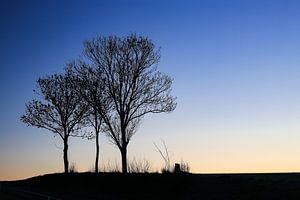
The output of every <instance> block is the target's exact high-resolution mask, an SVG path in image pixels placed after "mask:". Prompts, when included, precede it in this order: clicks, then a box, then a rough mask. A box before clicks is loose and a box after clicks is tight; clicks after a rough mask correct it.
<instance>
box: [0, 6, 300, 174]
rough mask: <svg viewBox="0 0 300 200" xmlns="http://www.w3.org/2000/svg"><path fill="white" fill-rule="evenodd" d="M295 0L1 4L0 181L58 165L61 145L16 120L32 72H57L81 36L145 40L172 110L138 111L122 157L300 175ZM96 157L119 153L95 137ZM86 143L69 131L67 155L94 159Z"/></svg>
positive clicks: (83, 165) (202, 169)
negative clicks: (164, 78)
mask: <svg viewBox="0 0 300 200" xmlns="http://www.w3.org/2000/svg"><path fill="white" fill-rule="evenodd" d="M299 10H300V3H299V1H296V0H295V1H290V0H281V1H277V0H243V1H240V0H226V1H224V0H219V1H218V0H200V1H184V0H182V1H159V0H157V1H155V0H140V1H138V0H120V1H108V0H107V1H63V2H62V1H55V0H49V1H46V0H43V1H39V0H36V1H32V0H28V1H22V0H20V1H15V0H4V1H1V3H0V27H1V30H0V44H1V45H0V56H1V57H0V58H1V59H0V72H1V73H0V76H1V77H0V91H1V98H0V180H11V179H20V178H25V177H30V176H34V175H39V174H44V173H53V172H59V171H62V170H63V160H62V150H61V148H62V143H61V141H60V138H58V137H53V134H52V133H51V132H49V131H47V130H43V129H37V128H34V127H27V126H26V125H25V124H23V123H22V122H21V121H20V116H21V115H22V113H24V111H25V103H26V102H28V101H29V100H31V99H32V98H36V95H34V93H33V89H35V86H36V80H37V79H38V78H39V77H40V76H43V75H49V74H52V73H57V72H62V69H63V67H64V64H65V63H67V62H68V61H69V60H70V59H72V58H76V57H77V56H78V55H80V53H81V51H82V49H83V45H82V43H83V41H84V40H87V39H90V38H92V37H95V36H98V35H102V36H108V35H110V34H113V35H117V36H126V35H128V34H130V33H137V34H140V35H144V36H148V37H149V38H151V39H152V40H153V42H154V43H155V44H156V45H157V46H158V47H161V48H162V49H161V54H162V59H161V62H160V65H159V70H161V71H163V72H165V73H167V74H169V75H171V76H172V77H173V78H174V84H173V94H174V95H175V96H177V97H178V100H177V101H178V107H177V109H176V110H175V111H174V112H173V113H171V114H156V115H149V116H147V117H145V118H144V120H143V123H142V125H141V126H140V128H139V131H138V132H137V134H136V135H135V136H134V137H133V139H132V141H131V143H130V144H129V147H128V148H129V152H128V154H129V155H128V156H129V158H130V159H132V158H133V157H135V158H136V159H144V158H146V159H147V160H149V161H150V162H151V163H152V164H153V169H154V170H159V169H160V167H161V166H162V159H161V157H160V155H159V154H158V153H157V152H156V151H155V147H154V145H153V142H156V143H157V144H160V141H161V139H163V140H165V142H166V144H167V146H168V149H169V151H170V153H171V159H172V162H180V160H181V159H183V160H184V161H187V162H189V164H190V166H191V168H192V171H193V172H195V173H223V172H226V173H227V172H292V171H300V145H299V144H300V123H299V122H300V66H299V65H300V56H299V55H300V23H299V20H300V12H299ZM100 148H101V155H100V157H101V162H102V163H111V164H112V163H114V162H115V161H119V160H120V155H119V152H118V149H117V148H116V147H114V146H113V145H111V144H110V143H109V142H108V141H107V139H106V138H105V137H104V136H102V137H101V147H100ZM94 149H95V148H94V141H88V140H82V139H78V138H71V140H70V151H69V157H70V163H75V164H76V166H77V169H78V170H79V171H87V170H90V169H91V168H92V166H93V164H94V154H95V153H94V152H95V150H94Z"/></svg>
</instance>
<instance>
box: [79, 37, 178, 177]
mask: <svg viewBox="0 0 300 200" xmlns="http://www.w3.org/2000/svg"><path fill="white" fill-rule="evenodd" d="M85 56H86V57H87V58H88V60H89V62H90V63H91V65H92V66H94V67H95V68H96V70H97V71H98V72H100V73H101V74H102V75H103V77H104V79H103V81H104V82H103V84H104V86H105V87H106V89H105V92H106V95H107V96H108V98H109V99H111V101H112V109H111V111H110V112H106V111H105V109H102V108H101V107H99V108H98V112H99V113H100V114H101V116H102V118H103V121H104V122H105V124H106V127H107V129H108V136H109V137H110V138H111V141H112V142H113V143H114V144H115V145H116V146H117V147H118V148H119V150H120V152H121V156H122V172H123V173H127V145H128V143H129V141H130V140H131V138H132V136H133V135H134V133H135V132H136V130H137V127H138V125H139V123H140V120H141V119H142V117H143V116H144V115H146V114H148V113H164V112H166V113H168V112H171V111H173V110H174V109H175V108H176V102H175V98H174V97H173V96H172V95H171V94H170V93H171V86H172V78H170V77H169V76H168V75H165V74H163V73H161V72H159V71H157V64H158V62H159V60H160V51H159V50H156V49H155V45H154V44H153V43H152V41H151V40H149V39H148V38H146V37H139V36H136V35H135V34H132V35H130V36H128V37H124V38H119V37H114V36H111V37H99V38H96V39H93V40H89V41H87V42H85Z"/></svg>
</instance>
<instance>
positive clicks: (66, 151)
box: [64, 137, 69, 174]
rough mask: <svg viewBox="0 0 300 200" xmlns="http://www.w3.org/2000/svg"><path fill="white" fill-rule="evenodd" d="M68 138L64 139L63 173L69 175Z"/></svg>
mask: <svg viewBox="0 0 300 200" xmlns="http://www.w3.org/2000/svg"><path fill="white" fill-rule="evenodd" d="M68 148H69V146H68V138H67V137H66V138H65V139H64V167H65V173H66V174H67V173H69V160H68Z"/></svg>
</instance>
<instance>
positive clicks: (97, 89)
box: [73, 60, 111, 173]
mask: <svg viewBox="0 0 300 200" xmlns="http://www.w3.org/2000/svg"><path fill="white" fill-rule="evenodd" d="M73 71H74V73H75V74H76V75H75V76H76V82H77V86H78V87H77V90H78V93H79V95H80V97H82V99H83V100H84V101H85V102H86V103H87V105H88V107H89V113H88V116H87V121H88V123H89V124H90V126H92V127H93V129H94V134H92V135H88V137H89V138H95V140H96V142H95V143H96V158H95V173H98V171H99V151H100V147H99V135H100V132H101V131H102V129H103V123H102V122H103V119H102V115H100V113H99V112H98V109H102V113H106V112H108V111H109V109H110V107H111V100H110V99H109V98H107V95H105V92H104V91H105V87H104V85H103V84H102V82H103V81H102V77H101V73H98V72H97V71H96V70H95V69H93V68H91V67H90V66H89V65H88V64H87V63H84V62H82V61H80V60H78V62H74V67H73Z"/></svg>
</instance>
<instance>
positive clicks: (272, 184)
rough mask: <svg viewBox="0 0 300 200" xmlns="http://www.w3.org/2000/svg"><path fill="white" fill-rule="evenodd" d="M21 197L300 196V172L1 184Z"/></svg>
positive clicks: (74, 177) (0, 191)
mask: <svg viewBox="0 0 300 200" xmlns="http://www.w3.org/2000/svg"><path fill="white" fill-rule="evenodd" d="M0 187H1V188H0V199H1V200H5V199H8V200H16V199H32V200H37V199H61V200H83V199H87V200H91V199H300V174H298V173H279V174H156V173H153V174H152V173H149V174H128V175H122V174H118V173H100V174H92V173H74V174H67V175H66V174H49V175H44V176H39V177H33V178H30V179H27V180H21V181H10V182H1V186H0Z"/></svg>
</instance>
